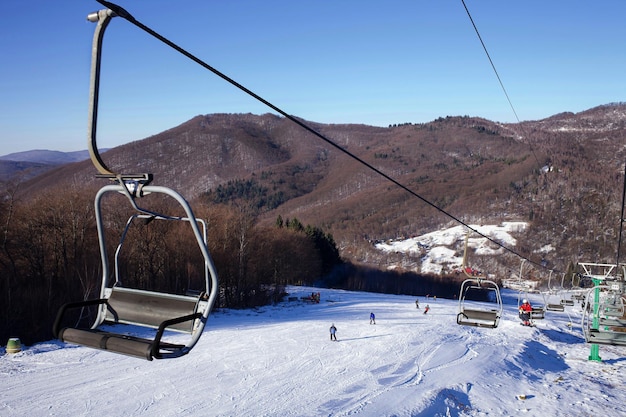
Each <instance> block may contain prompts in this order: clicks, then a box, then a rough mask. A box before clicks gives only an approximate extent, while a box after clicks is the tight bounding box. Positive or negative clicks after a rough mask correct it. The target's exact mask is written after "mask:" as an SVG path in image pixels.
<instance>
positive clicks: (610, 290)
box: [581, 283, 626, 346]
mask: <svg viewBox="0 0 626 417" xmlns="http://www.w3.org/2000/svg"><path fill="white" fill-rule="evenodd" d="M596 293H599V294H600V297H597V303H596ZM623 316H624V300H623V298H622V290H621V283H616V284H614V285H597V286H595V287H593V288H591V289H590V290H589V291H588V292H587V295H586V297H585V303H584V306H583V316H582V326H581V327H582V329H583V335H584V337H585V341H586V342H587V343H594V344H604V345H613V346H626V320H624V319H623Z"/></svg>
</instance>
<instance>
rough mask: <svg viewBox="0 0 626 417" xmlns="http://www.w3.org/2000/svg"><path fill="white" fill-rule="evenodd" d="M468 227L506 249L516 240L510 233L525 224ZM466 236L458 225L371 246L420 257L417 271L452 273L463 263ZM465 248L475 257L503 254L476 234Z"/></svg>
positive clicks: (524, 227)
mask: <svg viewBox="0 0 626 417" xmlns="http://www.w3.org/2000/svg"><path fill="white" fill-rule="evenodd" d="M469 226H470V227H471V228H472V229H474V230H476V231H477V232H478V233H480V234H481V235H484V236H488V237H489V238H491V239H493V240H495V241H496V242H500V243H502V244H503V245H505V246H507V247H514V246H515V245H516V244H517V240H516V239H515V238H514V237H513V236H512V234H513V233H520V232H523V231H525V230H526V228H527V227H528V223H526V222H502V223H501V224H500V225H469ZM466 233H467V228H466V227H465V226H461V225H460V226H454V227H451V228H448V229H443V230H437V231H435V232H430V233H426V234H424V235H421V236H417V237H412V238H409V239H399V240H391V241H389V242H385V243H378V244H376V245H375V247H376V248H377V249H379V250H381V251H384V252H389V253H408V254H412V255H421V272H422V273H432V274H440V273H441V272H442V270H443V269H444V268H446V269H448V270H454V269H456V268H460V267H461V265H462V264H463V247H464V245H463V243H464V240H465V235H466ZM459 245H460V247H461V249H460V251H459V250H458V247H459ZM467 246H468V247H470V248H472V249H473V250H474V251H475V253H476V254H477V255H496V254H499V253H502V251H503V249H502V248H501V247H499V246H497V245H495V244H494V243H493V242H490V241H489V240H488V239H487V238H485V237H482V236H480V235H479V234H477V233H473V234H471V235H470V237H469V239H468V242H467Z"/></svg>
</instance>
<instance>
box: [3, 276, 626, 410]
mask: <svg viewBox="0 0 626 417" xmlns="http://www.w3.org/2000/svg"><path fill="white" fill-rule="evenodd" d="M318 290H319V291H320V292H321V302H320V303H319V304H309V303H305V302H303V301H285V302H283V303H281V304H279V305H276V306H271V307H264V308H261V309H258V310H254V311H251V310H248V311H219V312H214V313H213V314H212V315H211V317H210V319H209V323H208V324H207V327H206V328H205V334H204V336H203V337H202V339H201V340H200V341H199V343H198V345H197V346H196V347H195V349H194V350H193V351H192V352H191V353H190V354H189V355H187V356H185V357H182V358H180V359H174V360H161V361H158V360H155V361H152V362H148V361H142V360H140V359H135V358H131V357H125V356H121V355H116V354H113V353H109V352H103V351H98V350H92V349H89V348H85V347H77V346H73V345H65V344H62V343H59V342H56V341H50V342H46V343H40V344H37V345H34V346H25V347H24V350H23V351H22V352H20V353H16V354H4V355H3V356H2V357H0V378H1V380H2V386H3V389H2V393H1V394H0V415H2V416H26V415H28V416H82V415H85V416H86V415H88V416H104V415H107V416H111V415H114V416H121V415H124V416H347V415H358V416H412V417H418V416H422V417H426V416H448V415H449V416H509V415H516V416H519V415H526V416H542V417H546V416H588V415H619V414H620V413H621V411H620V410H622V411H623V407H624V404H626V390H625V389H624V387H625V386H626V373H625V372H624V371H625V370H626V348H624V347H611V346H601V347H600V355H601V357H602V359H603V362H593V361H588V360H587V358H588V356H589V351H590V345H587V344H585V343H584V340H583V338H582V336H581V333H580V325H579V319H580V306H578V305H576V306H571V307H566V311H565V312H564V313H557V312H547V313H546V318H545V319H544V320H538V321H537V322H536V323H537V325H536V327H534V328H529V327H524V326H521V325H520V324H519V320H518V319H517V295H518V294H517V293H515V292H512V291H511V290H505V291H504V292H503V299H504V302H505V310H504V316H503V318H502V320H501V322H500V326H499V327H498V328H497V329H481V328H476V327H466V326H459V325H457V324H456V321H455V317H456V312H457V307H458V306H457V303H456V302H455V301H453V300H443V299H441V298H439V299H437V300H436V301H434V300H433V299H432V298H431V299H429V300H426V299H425V297H419V299H420V309H417V308H416V306H415V297H410V296H398V295H385V294H373V293H361V292H347V291H340V290H320V289H313V288H301V287H291V288H289V292H290V295H291V296H297V297H300V296H302V295H307V294H310V293H311V291H318ZM530 299H531V301H536V302H543V300H542V299H541V296H540V295H535V298H533V296H532V295H531V297H530ZM427 303H428V304H430V307H431V310H430V312H429V313H428V314H423V310H424V307H425V306H426V304H427ZM370 312H374V313H375V314H376V324H375V325H370V324H369V314H370ZM331 323H335V325H336V326H337V328H338V333H337V335H338V339H339V340H338V342H331V341H330V340H329V327H330V325H331ZM569 323H572V327H571V328H570V327H569V326H568V324H569ZM2 353H4V352H2ZM520 395H524V396H525V399H519V397H518V396H520Z"/></svg>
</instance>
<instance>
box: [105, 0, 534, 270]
mask: <svg viewBox="0 0 626 417" xmlns="http://www.w3.org/2000/svg"><path fill="white" fill-rule="evenodd" d="M96 1H97V2H98V3H100V4H102V5H103V6H105V7H107V8H109V9H110V10H112V11H113V12H114V13H115V14H116V15H117V16H119V17H121V18H123V19H125V20H127V21H128V22H130V23H132V24H133V25H135V26H137V27H138V28H140V29H142V30H143V31H145V32H147V33H148V34H150V35H152V36H153V37H155V38H156V39H158V40H160V41H161V42H163V43H165V44H166V45H168V46H170V47H171V48H173V49H175V50H176V51H178V52H179V53H181V54H182V55H184V56H186V57H187V58H189V59H191V60H192V61H194V62H196V63H197V64H199V65H200V66H202V67H203V68H205V69H207V70H209V71H211V72H212V73H213V74H215V75H217V76H218V77H220V78H222V79H223V80H225V81H227V82H228V83H230V84H232V85H233V86H235V87H237V88H238V89H240V90H241V91H243V92H245V93H246V94H248V95H249V96H251V97H253V98H254V99H256V100H258V101H260V102H261V103H263V104H265V105H266V106H268V107H269V108H271V109H272V110H274V111H276V112H277V113H279V114H281V115H282V116H284V117H285V118H287V119H289V120H290V121H292V122H294V123H295V124H297V125H298V126H300V127H301V128H303V129H304V130H306V131H308V132H309V133H311V134H313V135H315V136H317V137H318V138H319V139H322V140H323V141H324V142H326V143H328V144H329V145H331V146H332V147H334V148H335V149H337V150H339V151H341V152H343V153H344V154H346V155H347V156H349V157H350V158H352V159H354V160H355V161H357V162H359V163H360V164H362V165H364V166H365V167H367V168H368V169H370V170H372V171H374V172H375V173H376V174H378V175H380V176H382V177H383V178H385V179H386V180H388V181H390V182H392V183H393V184H395V185H396V186H398V187H400V188H401V189H403V190H404V191H406V192H408V193H409V194H411V195H412V196H414V197H416V198H418V199H419V200H421V201H422V202H424V203H426V204H427V205H429V206H431V207H432V208H434V209H435V210H437V211H439V212H441V213H443V214H444V215H446V216H448V217H450V218H451V219H452V220H454V221H455V222H457V223H459V224H461V225H463V226H465V227H466V228H468V229H469V230H471V231H472V232H474V233H476V234H478V235H480V236H482V237H483V238H485V239H487V240H489V241H490V242H492V243H494V244H495V245H497V246H499V247H501V248H503V249H504V250H506V251H508V252H510V253H512V254H513V255H515V256H518V257H520V258H522V259H525V260H526V261H528V262H529V263H531V264H534V265H536V266H539V267H543V266H542V265H541V264H540V263H538V262H535V261H532V260H531V259H528V258H526V257H525V256H523V255H522V254H520V253H519V252H517V251H515V250H514V249H512V248H509V247H507V246H505V245H503V244H502V243H501V242H499V241H497V240H495V239H493V238H491V237H489V236H487V235H485V234H483V233H480V232H479V231H478V230H476V229H474V228H472V227H471V226H469V225H468V224H467V223H465V222H463V221H462V220H461V219H459V218H457V217H456V216H454V215H453V214H451V213H448V212H447V211H445V210H444V209H442V208H440V207H438V206H437V205H435V204H434V203H432V202H430V201H429V200H427V199H426V198H424V197H422V196H420V195H419V194H417V193H416V192H415V191H413V190H411V189H410V188H408V187H407V186H405V185H404V184H402V183H400V182H399V181H397V180H395V179H394V178H392V177H390V176H389V175H387V174H385V173H384V172H382V171H381V170H379V169H378V168H376V167H374V166H373V165H371V164H370V163H368V162H366V161H365V160H363V159H361V158H359V157H358V156H356V155H354V154H353V153H351V152H350V151H348V150H346V149H344V148H342V147H341V146H340V145H338V144H337V143H335V142H333V141H332V140H331V139H329V138H327V137H326V136H324V135H323V134H321V133H319V132H318V131H316V130H315V129H313V128H312V127H310V126H308V125H307V124H306V123H304V122H303V121H301V120H300V119H298V118H296V117H295V116H292V115H290V114H289V113H287V112H286V111H284V110H282V109H281V108H279V107H277V106H276V105H274V104H272V103H270V102H269V101H267V100H266V99H264V98H263V97H261V96H259V95H258V94H256V93H254V92H253V91H251V90H250V89H248V88H246V87H244V86H243V85H241V84H239V83H238V82H237V81H235V80H233V79H232V78H230V77H228V76H227V75H226V74H224V73H222V72H220V71H219V70H217V69H216V68H214V67H212V66H211V65H209V64H207V63H206V62H204V61H202V60H201V59H199V58H198V57H196V56H194V55H193V54H191V53H190V52H188V51H186V50H185V49H183V48H181V47H180V46H178V45H176V44H175V43H174V42H172V41H170V40H169V39H167V38H165V37H163V36H162V35H160V34H158V33H157V32H155V31H154V30H152V29H150V28H149V27H147V26H146V25H144V24H142V23H141V22H139V21H138V20H137V19H135V18H134V17H133V16H132V15H131V14H130V13H129V12H128V11H126V10H125V9H124V8H122V7H120V6H118V5H116V4H114V3H111V2H108V1H106V0H96Z"/></svg>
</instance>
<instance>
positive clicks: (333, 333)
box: [330, 323, 337, 342]
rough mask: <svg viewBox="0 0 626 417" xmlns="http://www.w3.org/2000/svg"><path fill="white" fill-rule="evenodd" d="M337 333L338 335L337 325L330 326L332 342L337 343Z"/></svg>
mask: <svg viewBox="0 0 626 417" xmlns="http://www.w3.org/2000/svg"><path fill="white" fill-rule="evenodd" d="M335 333H337V328H336V327H335V323H333V324H331V325H330V340H334V341H335V342H336V341H337V336H336V335H335Z"/></svg>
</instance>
